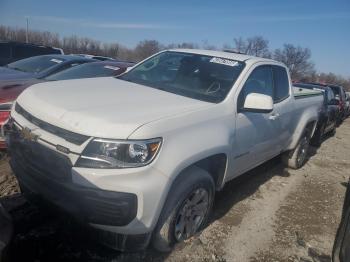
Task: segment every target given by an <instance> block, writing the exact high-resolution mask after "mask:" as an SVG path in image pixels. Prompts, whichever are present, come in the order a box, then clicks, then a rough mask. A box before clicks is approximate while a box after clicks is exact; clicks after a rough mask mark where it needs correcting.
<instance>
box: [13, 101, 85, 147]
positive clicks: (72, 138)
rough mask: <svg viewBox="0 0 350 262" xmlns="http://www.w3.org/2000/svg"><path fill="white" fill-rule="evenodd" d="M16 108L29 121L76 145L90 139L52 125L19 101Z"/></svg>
mask: <svg viewBox="0 0 350 262" xmlns="http://www.w3.org/2000/svg"><path fill="white" fill-rule="evenodd" d="M15 110H16V112H17V113H18V114H20V115H21V116H23V117H24V118H25V119H27V120H28V121H29V122H31V123H32V124H34V125H36V126H38V127H40V128H41V129H43V130H45V131H47V132H49V133H51V134H54V135H56V136H59V137H61V138H63V139H64V140H66V141H68V142H71V143H73V144H76V145H81V144H83V143H84V142H85V141H86V140H88V139H89V137H88V136H84V135H81V134H77V133H74V132H71V131H68V130H66V129H63V128H60V127H57V126H54V125H51V124H49V123H47V122H44V121H42V120H40V119H38V118H36V117H35V116H33V115H32V114H31V113H29V112H27V111H26V110H24V109H23V107H21V106H20V105H19V104H18V103H16V105H15Z"/></svg>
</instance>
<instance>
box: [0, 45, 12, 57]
mask: <svg viewBox="0 0 350 262" xmlns="http://www.w3.org/2000/svg"><path fill="white" fill-rule="evenodd" d="M0 58H11V47H10V45H8V44H0Z"/></svg>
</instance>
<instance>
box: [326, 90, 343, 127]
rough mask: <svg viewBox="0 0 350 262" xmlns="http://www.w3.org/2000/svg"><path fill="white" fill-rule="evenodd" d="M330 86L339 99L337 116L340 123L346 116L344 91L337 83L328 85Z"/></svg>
mask: <svg viewBox="0 0 350 262" xmlns="http://www.w3.org/2000/svg"><path fill="white" fill-rule="evenodd" d="M329 87H330V88H332V90H333V92H334V94H335V97H336V99H338V100H339V111H340V112H339V117H338V125H339V124H341V122H342V121H343V120H344V119H345V118H346V109H345V106H346V96H345V91H344V88H343V87H342V86H338V85H329Z"/></svg>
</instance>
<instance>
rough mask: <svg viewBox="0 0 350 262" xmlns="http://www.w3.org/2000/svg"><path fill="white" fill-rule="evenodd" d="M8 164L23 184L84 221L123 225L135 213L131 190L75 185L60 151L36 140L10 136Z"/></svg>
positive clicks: (66, 160)
mask: <svg viewBox="0 0 350 262" xmlns="http://www.w3.org/2000/svg"><path fill="white" fill-rule="evenodd" d="M9 150H10V154H11V160H10V165H11V167H12V170H13V171H14V173H15V175H16V177H17V178H18V180H19V182H20V184H21V185H22V187H23V188H25V189H27V190H26V191H27V192H30V193H32V194H35V195H39V196H41V197H42V198H44V199H45V200H47V201H49V202H51V203H53V204H55V205H56V206H58V207H59V208H61V209H62V210H64V211H67V212H68V213H69V214H71V215H73V216H74V217H75V218H77V219H78V220H81V221H83V222H86V223H93V224H100V225H108V226H125V225H127V224H129V223H130V222H131V221H132V220H133V219H134V218H135V217H136V212H137V197H136V195H135V194H131V193H120V192H112V191H107V190H101V189H95V188H88V187H83V186H79V185H77V184H74V183H73V182H72V178H71V163H70V160H69V159H68V158H66V157H65V156H64V155H62V154H60V153H57V152H54V151H52V150H50V149H48V148H46V147H45V146H43V145H40V144H39V143H36V142H30V141H24V140H21V139H20V138H18V139H16V138H14V137H13V136H11V138H10V147H9Z"/></svg>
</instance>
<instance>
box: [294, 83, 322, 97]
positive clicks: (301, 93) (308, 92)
mask: <svg viewBox="0 0 350 262" xmlns="http://www.w3.org/2000/svg"><path fill="white" fill-rule="evenodd" d="M293 89H294V90H293V91H294V97H295V99H301V98H306V97H310V96H323V92H322V91H321V90H312V89H307V88H301V87H295V86H293Z"/></svg>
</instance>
